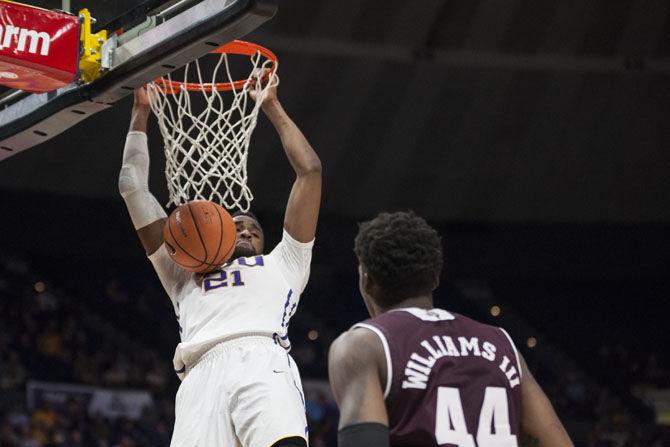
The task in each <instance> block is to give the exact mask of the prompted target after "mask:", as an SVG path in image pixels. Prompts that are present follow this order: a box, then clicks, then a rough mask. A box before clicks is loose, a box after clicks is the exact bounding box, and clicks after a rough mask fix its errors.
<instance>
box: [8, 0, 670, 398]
mask: <svg viewBox="0 0 670 447" xmlns="http://www.w3.org/2000/svg"><path fill="white" fill-rule="evenodd" d="M33 3H34V4H41V5H44V6H46V7H57V6H60V2H33ZM86 3H90V4H89V5H88V6H89V8H90V9H91V10H92V11H93V15H94V16H96V17H98V18H99V19H100V20H101V21H105V20H109V19H111V18H114V17H115V16H116V15H118V14H119V12H120V11H123V10H125V9H126V8H128V7H130V6H132V4H133V2H130V1H125V2H124V1H112V0H109V1H96V2H76V1H74V2H73V8H74V9H75V10H76V9H77V8H78V7H79V6H82V5H84V6H86ZM93 3H94V4H93ZM246 39H247V40H252V41H256V42H258V43H261V44H263V45H265V46H267V47H268V48H270V49H273V50H274V51H275V52H276V53H277V54H278V56H279V59H280V66H279V67H280V68H279V75H280V78H281V85H280V88H279V95H280V99H281V101H282V103H283V104H284V106H285V108H286V109H287V111H288V112H289V114H290V115H291V116H292V117H293V118H294V120H295V121H296V122H297V123H298V125H299V126H300V127H301V129H302V130H303V131H304V133H305V134H306V135H307V137H308V138H309V140H310V142H311V143H312V145H313V146H314V148H315V149H316V151H317V152H318V154H319V156H320V157H321V160H322V163H323V175H324V194H323V201H322V217H321V220H320V224H319V231H318V235H317V243H316V246H315V251H314V265H313V273H312V279H311V281H310V285H309V286H308V289H307V291H306V292H305V294H304V295H303V299H302V301H301V310H300V312H299V314H303V315H304V317H303V319H302V322H301V323H300V325H299V326H300V327H299V328H296V329H293V331H294V333H293V334H292V335H293V338H294V339H295V338H299V337H304V336H305V332H301V331H303V330H304V331H306V330H308V329H311V328H318V329H320V330H323V331H326V333H327V334H330V335H329V337H331V338H332V336H334V335H335V334H337V333H338V332H339V331H341V330H344V329H346V328H347V327H348V326H349V325H351V324H352V323H354V322H355V321H357V320H360V319H362V318H365V316H366V315H365V309H364V307H363V305H362V302H361V301H360V299H359V297H358V294H357V288H356V287H357V285H356V280H357V277H356V262H355V257H354V256H353V252H352V244H353V237H354V235H355V233H356V229H357V222H359V221H361V220H365V219H369V218H371V217H373V216H374V215H375V214H376V213H378V212H379V211H383V210H407V209H412V210H414V211H415V212H417V213H418V214H420V215H422V216H424V217H426V218H427V219H428V220H429V222H430V223H431V224H433V225H434V226H436V227H437V228H438V229H439V230H440V232H441V233H442V235H443V242H444V252H445V261H446V266H445V271H444V275H443V280H442V286H441V288H440V289H439V290H438V292H437V294H436V300H437V303H438V305H440V306H441V307H446V308H448V309H452V310H455V311H461V312H464V313H467V314H469V315H472V316H473V317H475V318H478V319H481V320H483V321H486V322H490V323H494V324H498V325H502V326H505V327H507V328H508V329H509V330H510V333H511V334H512V336H513V338H514V339H515V341H516V342H517V344H519V345H520V346H521V347H522V351H523V352H524V354H525V355H527V356H529V357H533V356H538V358H539V357H541V356H542V355H541V351H542V350H543V349H548V348H546V347H547V346H550V347H551V349H552V352H559V353H560V355H561V356H564V358H566V359H569V361H570V362H576V363H577V364H578V365H579V367H580V369H581V370H582V371H583V372H584V373H585V374H587V375H588V376H589V377H591V378H593V380H596V381H598V382H599V383H600V384H601V385H602V386H605V387H607V388H609V389H611V390H614V391H616V392H621V393H625V394H626V395H628V393H629V392H630V388H629V385H630V384H631V382H629V381H625V383H622V382H621V381H620V380H618V378H617V375H616V373H615V372H613V371H611V369H610V368H608V367H607V366H604V365H603V363H602V362H601V360H602V359H601V357H599V356H598V355H597V354H598V353H599V352H601V351H602V350H603V349H610V348H612V347H613V346H623V347H625V349H627V350H628V351H629V352H631V353H635V355H636V356H638V357H636V359H639V362H640V363H644V362H645V361H646V360H645V359H647V358H648V357H649V356H651V355H656V356H657V357H658V360H659V361H660V362H661V364H662V365H665V367H666V368H667V366H668V356H667V345H668V342H669V341H670V340H669V338H670V337H669V336H668V332H669V331H668V328H667V327H668V325H667V320H668V315H669V314H670V304H669V303H668V300H669V298H670V275H669V274H668V273H669V266H670V231H669V230H670V199H669V198H668V191H670V176H669V175H668V168H669V167H670V152H669V148H670V126H668V124H667V121H668V116H669V115H670V113H669V112H670V76H668V74H669V73H670V59H669V56H670V3H669V2H667V1H662V0H658V1H657V0H645V1H630V0H616V1H611V0H575V1H565V0H561V1H549V0H541V1H540V0H506V1H495V0H470V1H449V0H422V1H420V2H407V1H400V0H392V1H373V0H366V1H361V0H346V1H338V2H326V1H314V0H291V1H284V2H281V4H280V8H279V12H278V14H277V16H276V17H275V18H274V19H273V20H272V21H271V22H269V23H267V24H266V25H265V26H263V27H262V28H261V29H259V30H257V31H255V32H254V33H253V34H251V35H250V36H247V37H246ZM130 106H131V101H130V99H127V100H125V101H123V102H121V103H119V104H117V105H116V106H115V107H113V108H112V109H110V110H107V111H104V112H101V113H100V114H98V115H96V116H94V117H93V118H90V119H88V120H87V121H84V122H83V123H82V124H80V125H78V126H77V127H75V128H73V129H71V130H69V131H67V132H65V133H63V134H62V135H60V136H58V137H56V138H54V139H52V140H51V141H49V142H47V143H45V144H43V145H41V146H38V147H35V148H33V149H30V150H28V151H25V152H23V153H21V154H18V155H17V156H14V157H12V158H10V159H7V160H6V161H4V162H3V163H2V165H0V194H1V195H0V197H1V198H0V205H1V208H0V209H2V210H3V214H2V217H1V218H0V234H1V235H2V236H0V237H1V239H0V251H3V252H5V253H9V254H11V255H12V256H19V257H22V258H25V259H28V260H29V262H30V263H31V265H33V267H34V268H35V269H37V271H41V272H44V273H45V275H48V276H49V275H50V277H51V278H52V281H55V282H57V283H58V284H60V285H61V286H63V287H65V288H68V289H70V290H79V291H80V292H79V293H84V294H85V293H86V290H93V289H95V288H96V287H99V284H101V283H104V282H105V281H108V280H109V278H110V276H113V275H121V276H123V277H125V278H130V279H128V281H130V282H133V281H136V282H139V281H153V275H154V274H153V272H152V271H151V267H150V265H149V263H148V262H147V261H146V260H145V259H144V255H143V252H142V249H141V247H140V244H139V242H138V241H137V240H136V237H135V235H134V231H133V228H132V225H131V223H130V220H129V217H128V215H127V212H126V210H125V206H124V204H123V202H122V201H121V199H120V197H119V196H118V192H117V177H118V171H119V168H120V160H121V154H122V150H123V143H124V138H125V132H126V130H127V125H128V119H129V112H130ZM150 146H151V154H152V171H151V189H152V191H153V192H155V194H156V195H157V196H158V197H159V200H160V201H161V202H162V203H166V202H167V193H166V186H165V180H164V176H163V173H162V169H163V163H164V158H163V155H162V143H161V139H160V136H159V134H158V131H157V127H156V126H155V123H152V124H151V129H150ZM292 175H293V174H292V172H291V169H290V166H289V165H288V163H287V162H286V160H285V157H284V155H283V152H282V150H281V145H280V142H279V141H278V138H277V137H276V134H275V133H274V130H273V129H272V127H271V125H270V124H269V122H268V121H267V120H266V119H265V118H261V119H260V120H259V125H258V128H257V129H256V132H255V134H254V137H253V140H252V147H251V151H250V157H249V183H250V185H251V188H252V190H253V192H254V195H255V197H256V199H255V200H254V202H253V209H254V211H255V212H256V213H257V214H259V216H260V217H261V219H262V221H263V224H264V227H265V228H266V232H267V233H268V235H269V238H270V243H274V242H276V241H277V240H278V237H279V235H280V233H279V232H280V229H281V222H282V215H283V210H284V206H285V203H286V199H287V197H288V192H289V189H290V186H291V182H292ZM110 272H111V273H110ZM494 304H497V305H500V306H502V309H503V312H502V315H501V316H500V317H498V318H493V317H491V316H490V314H489V313H488V311H489V308H490V306H492V305H494ZM172 318H173V317H172V315H171V314H170V309H169V304H168V303H167V299H166V304H165V306H163V307H162V308H161V309H160V310H159V311H157V312H156V322H152V323H147V322H146V321H145V322H141V323H140V322H138V324H145V325H146V324H157V325H162V326H164V327H165V328H172V329H166V330H165V331H164V332H154V333H153V337H154V338H149V339H148V340H151V343H155V344H156V346H160V349H161V352H163V353H164V355H165V356H166V357H169V356H170V355H171V350H172V349H173V347H174V343H175V342H176V340H177V333H176V330H174V322H173V321H172ZM128 319H129V321H132V316H128ZM529 336H535V337H537V338H538V341H539V343H538V346H537V348H535V350H530V349H527V348H526V347H525V344H526V339H527V337H529ZM326 340H329V338H328V337H326ZM326 347H327V346H324V349H325V348H326ZM562 358H563V357H562ZM566 361H568V360H566ZM636 361H638V360H636ZM549 364H551V366H550V367H549V366H548V367H547V368H550V369H554V372H556V373H558V372H559V371H558V370H560V363H558V364H557V363H555V362H554V363H552V362H551V361H550V362H549ZM556 365H558V366H556ZM307 369H309V368H307ZM324 372H325V371H324V370H323V369H322V368H321V369H319V368H316V369H315V370H314V371H311V372H310V371H308V372H307V374H308V375H309V374H311V375H313V376H315V377H325V376H324ZM640 374H641V373H640ZM632 375H633V376H635V372H633V373H632ZM633 378H634V379H635V377H633ZM632 382H635V380H632Z"/></svg>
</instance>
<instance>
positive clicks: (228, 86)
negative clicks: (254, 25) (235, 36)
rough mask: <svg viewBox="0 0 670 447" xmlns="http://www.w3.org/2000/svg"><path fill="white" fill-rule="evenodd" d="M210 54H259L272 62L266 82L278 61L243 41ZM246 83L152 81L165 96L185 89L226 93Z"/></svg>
mask: <svg viewBox="0 0 670 447" xmlns="http://www.w3.org/2000/svg"><path fill="white" fill-rule="evenodd" d="M210 53H211V54H221V53H226V54H239V55H241V56H253V55H254V54H256V53H261V55H262V56H263V57H265V58H266V59H268V60H270V61H272V66H270V68H268V69H267V71H266V74H265V76H263V79H264V80H267V79H269V78H270V74H271V73H274V71H275V69H276V68H277V62H278V61H279V59H277V55H276V54H274V53H273V52H272V51H270V50H268V49H267V48H265V47H263V46H261V45H258V44H255V43H252V42H245V41H244V40H233V41H232V42H229V43H227V44H225V45H223V46H221V47H219V48H217V49H216V50H213V51H211V52H210ZM246 83H247V80H246V79H242V80H239V81H234V82H216V83H207V84H200V83H199V82H179V81H171V80H169V79H166V78H158V79H156V80H155V81H154V84H156V86H157V87H158V88H159V89H160V90H161V91H162V92H163V93H165V94H168V95H170V94H176V93H179V92H181V91H182V89H186V90H188V91H198V92H203V91H204V92H211V91H212V90H213V89H215V90H217V91H226V90H238V89H241V88H242V87H244V85H245V84H246Z"/></svg>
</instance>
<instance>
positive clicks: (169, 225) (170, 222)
mask: <svg viewBox="0 0 670 447" xmlns="http://www.w3.org/2000/svg"><path fill="white" fill-rule="evenodd" d="M170 217H172V216H170ZM168 230H170V236H172V240H173V241H174V243H175V244H176V245H177V247H179V249H180V250H181V251H182V252H183V253H184V254H186V255H187V256H188V257H189V258H191V259H193V260H194V261H197V262H199V263H200V265H198V267H202V265H203V264H207V263H206V262H204V261H201V260H199V259H198V258H196V257H195V256H193V255H192V254H191V253H189V252H187V251H186V250H185V249H184V247H182V246H181V244H180V243H179V241H178V240H177V238H176V237H175V236H174V233H173V232H172V219H168ZM173 259H174V258H173ZM177 264H179V263H177ZM179 265H181V264H179ZM184 267H188V268H196V267H195V266H190V265H188V266H184Z"/></svg>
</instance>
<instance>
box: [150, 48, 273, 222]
mask: <svg viewBox="0 0 670 447" xmlns="http://www.w3.org/2000/svg"><path fill="white" fill-rule="evenodd" d="M216 56H218V62H217V63H216V64H215V65H214V69H213V71H212V74H211V75H208V76H207V75H204V74H203V73H204V72H205V71H206V70H207V67H206V66H205V64H204V63H202V62H201V61H198V60H196V61H194V62H192V63H190V64H187V65H186V66H185V67H184V69H183V80H181V79H180V81H179V82H183V83H187V82H189V76H191V77H193V76H194V75H195V76H196V79H195V83H197V84H200V85H198V86H196V87H197V90H193V91H189V90H187V89H186V88H180V86H179V84H175V83H170V82H161V81H160V80H159V81H155V82H153V83H151V84H149V86H148V89H147V90H148V94H149V99H150V101H151V109H152V110H153V112H154V114H155V115H156V117H157V119H158V125H159V128H160V131H161V134H162V136H163V143H164V145H165V177H166V179H167V185H168V192H169V195H170V200H169V202H168V205H170V203H172V204H174V205H175V206H177V205H181V204H183V203H186V202H188V201H190V200H196V199H204V200H211V201H214V202H217V203H219V204H221V205H222V206H224V207H225V208H227V209H229V210H233V209H240V210H243V211H248V209H249V206H250V204H251V201H252V200H253V194H252V193H251V190H250V189H249V187H248V185H247V155H248V152H249V143H250V141H251V134H252V133H253V131H254V128H255V127H256V120H257V118H258V112H259V110H260V105H261V104H262V102H263V99H264V98H265V95H266V94H267V91H268V89H269V88H270V87H272V86H274V85H277V83H278V82H279V80H278V78H277V76H276V75H275V71H276V64H274V65H273V61H272V60H270V59H268V58H267V57H265V56H263V55H262V54H261V53H260V52H256V53H255V54H253V55H251V56H239V55H237V56H232V57H235V58H242V57H244V58H246V59H248V60H250V62H251V69H250V70H249V71H248V73H249V74H248V77H247V78H246V80H242V81H240V80H239V79H238V80H237V84H236V86H237V88H234V89H232V90H223V89H222V88H220V87H222V86H221V83H233V82H234V81H236V80H235V79H233V75H232V74H231V63H230V61H229V59H231V55H229V54H226V53H221V54H220V55H216ZM216 56H215V55H210V57H216ZM247 65H248V64H247ZM271 70H272V71H271ZM245 73H246V72H245ZM171 76H172V75H168V76H167V77H166V78H165V79H167V81H173V79H172V78H171ZM245 76H247V75H246V74H245ZM268 76H269V78H268ZM267 79H269V81H265V80H267ZM217 83H218V84H219V85H218V86H217ZM250 91H251V92H253V93H255V95H256V98H257V99H256V101H254V100H253V99H252V98H251V97H250V95H249V92H250Z"/></svg>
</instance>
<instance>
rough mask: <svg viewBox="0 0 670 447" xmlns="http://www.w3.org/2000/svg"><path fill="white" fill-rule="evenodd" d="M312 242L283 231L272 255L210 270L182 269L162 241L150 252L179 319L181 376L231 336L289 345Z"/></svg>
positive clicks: (178, 364)
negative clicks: (257, 337)
mask: <svg viewBox="0 0 670 447" xmlns="http://www.w3.org/2000/svg"><path fill="white" fill-rule="evenodd" d="M313 245H314V241H311V242H307V243H302V242H298V241H296V240H295V239H293V238H292V237H291V236H290V235H289V234H288V233H287V232H286V231H284V235H283V237H282V240H281V242H280V243H279V244H277V246H276V247H275V248H274V250H272V251H271V252H270V253H269V254H267V255H259V256H252V257H248V258H238V259H235V260H233V261H230V262H228V263H226V264H224V265H223V266H222V267H221V268H220V269H219V270H216V271H214V272H212V273H209V274H206V275H200V274H194V273H190V272H186V271H185V270H182V269H181V268H180V267H179V266H177V264H175V263H174V262H173V261H172V259H170V256H169V255H168V253H167V251H166V250H165V247H163V246H161V247H160V248H159V249H158V250H156V252H155V253H153V254H152V255H151V256H149V259H150V260H151V262H152V264H153V265H154V268H155V269H156V272H157V273H158V276H159V278H160V280H161V283H162V284H163V287H164V288H165V290H166V292H167V294H168V296H169V297H170V300H171V301H172V304H173V306H174V309H175V313H176V315H177V320H178V321H179V332H180V337H181V343H179V345H178V346H177V349H176V350H175V354H174V359H173V363H174V368H175V372H176V373H177V374H178V375H179V376H180V378H183V376H184V373H185V372H186V371H187V370H188V369H189V368H190V367H191V366H193V365H194V364H195V363H196V362H197V361H198V359H199V358H200V357H201V356H202V355H203V354H204V353H205V352H207V351H208V350H209V349H211V348H212V347H213V346H215V345H216V344H218V343H220V342H222V341H225V340H227V339H231V338H235V337H239V336H244V335H266V336H268V337H273V338H274V339H275V341H276V342H277V343H279V344H281V345H282V346H283V347H284V348H286V349H288V348H290V343H289V341H288V325H289V320H290V319H291V317H292V316H293V314H294V313H295V311H296V308H297V306H298V300H299V298H300V294H301V293H302V291H303V290H304V288H305V286H306V285H307V280H308V278H309V266H310V262H311V259H312V246H313Z"/></svg>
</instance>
